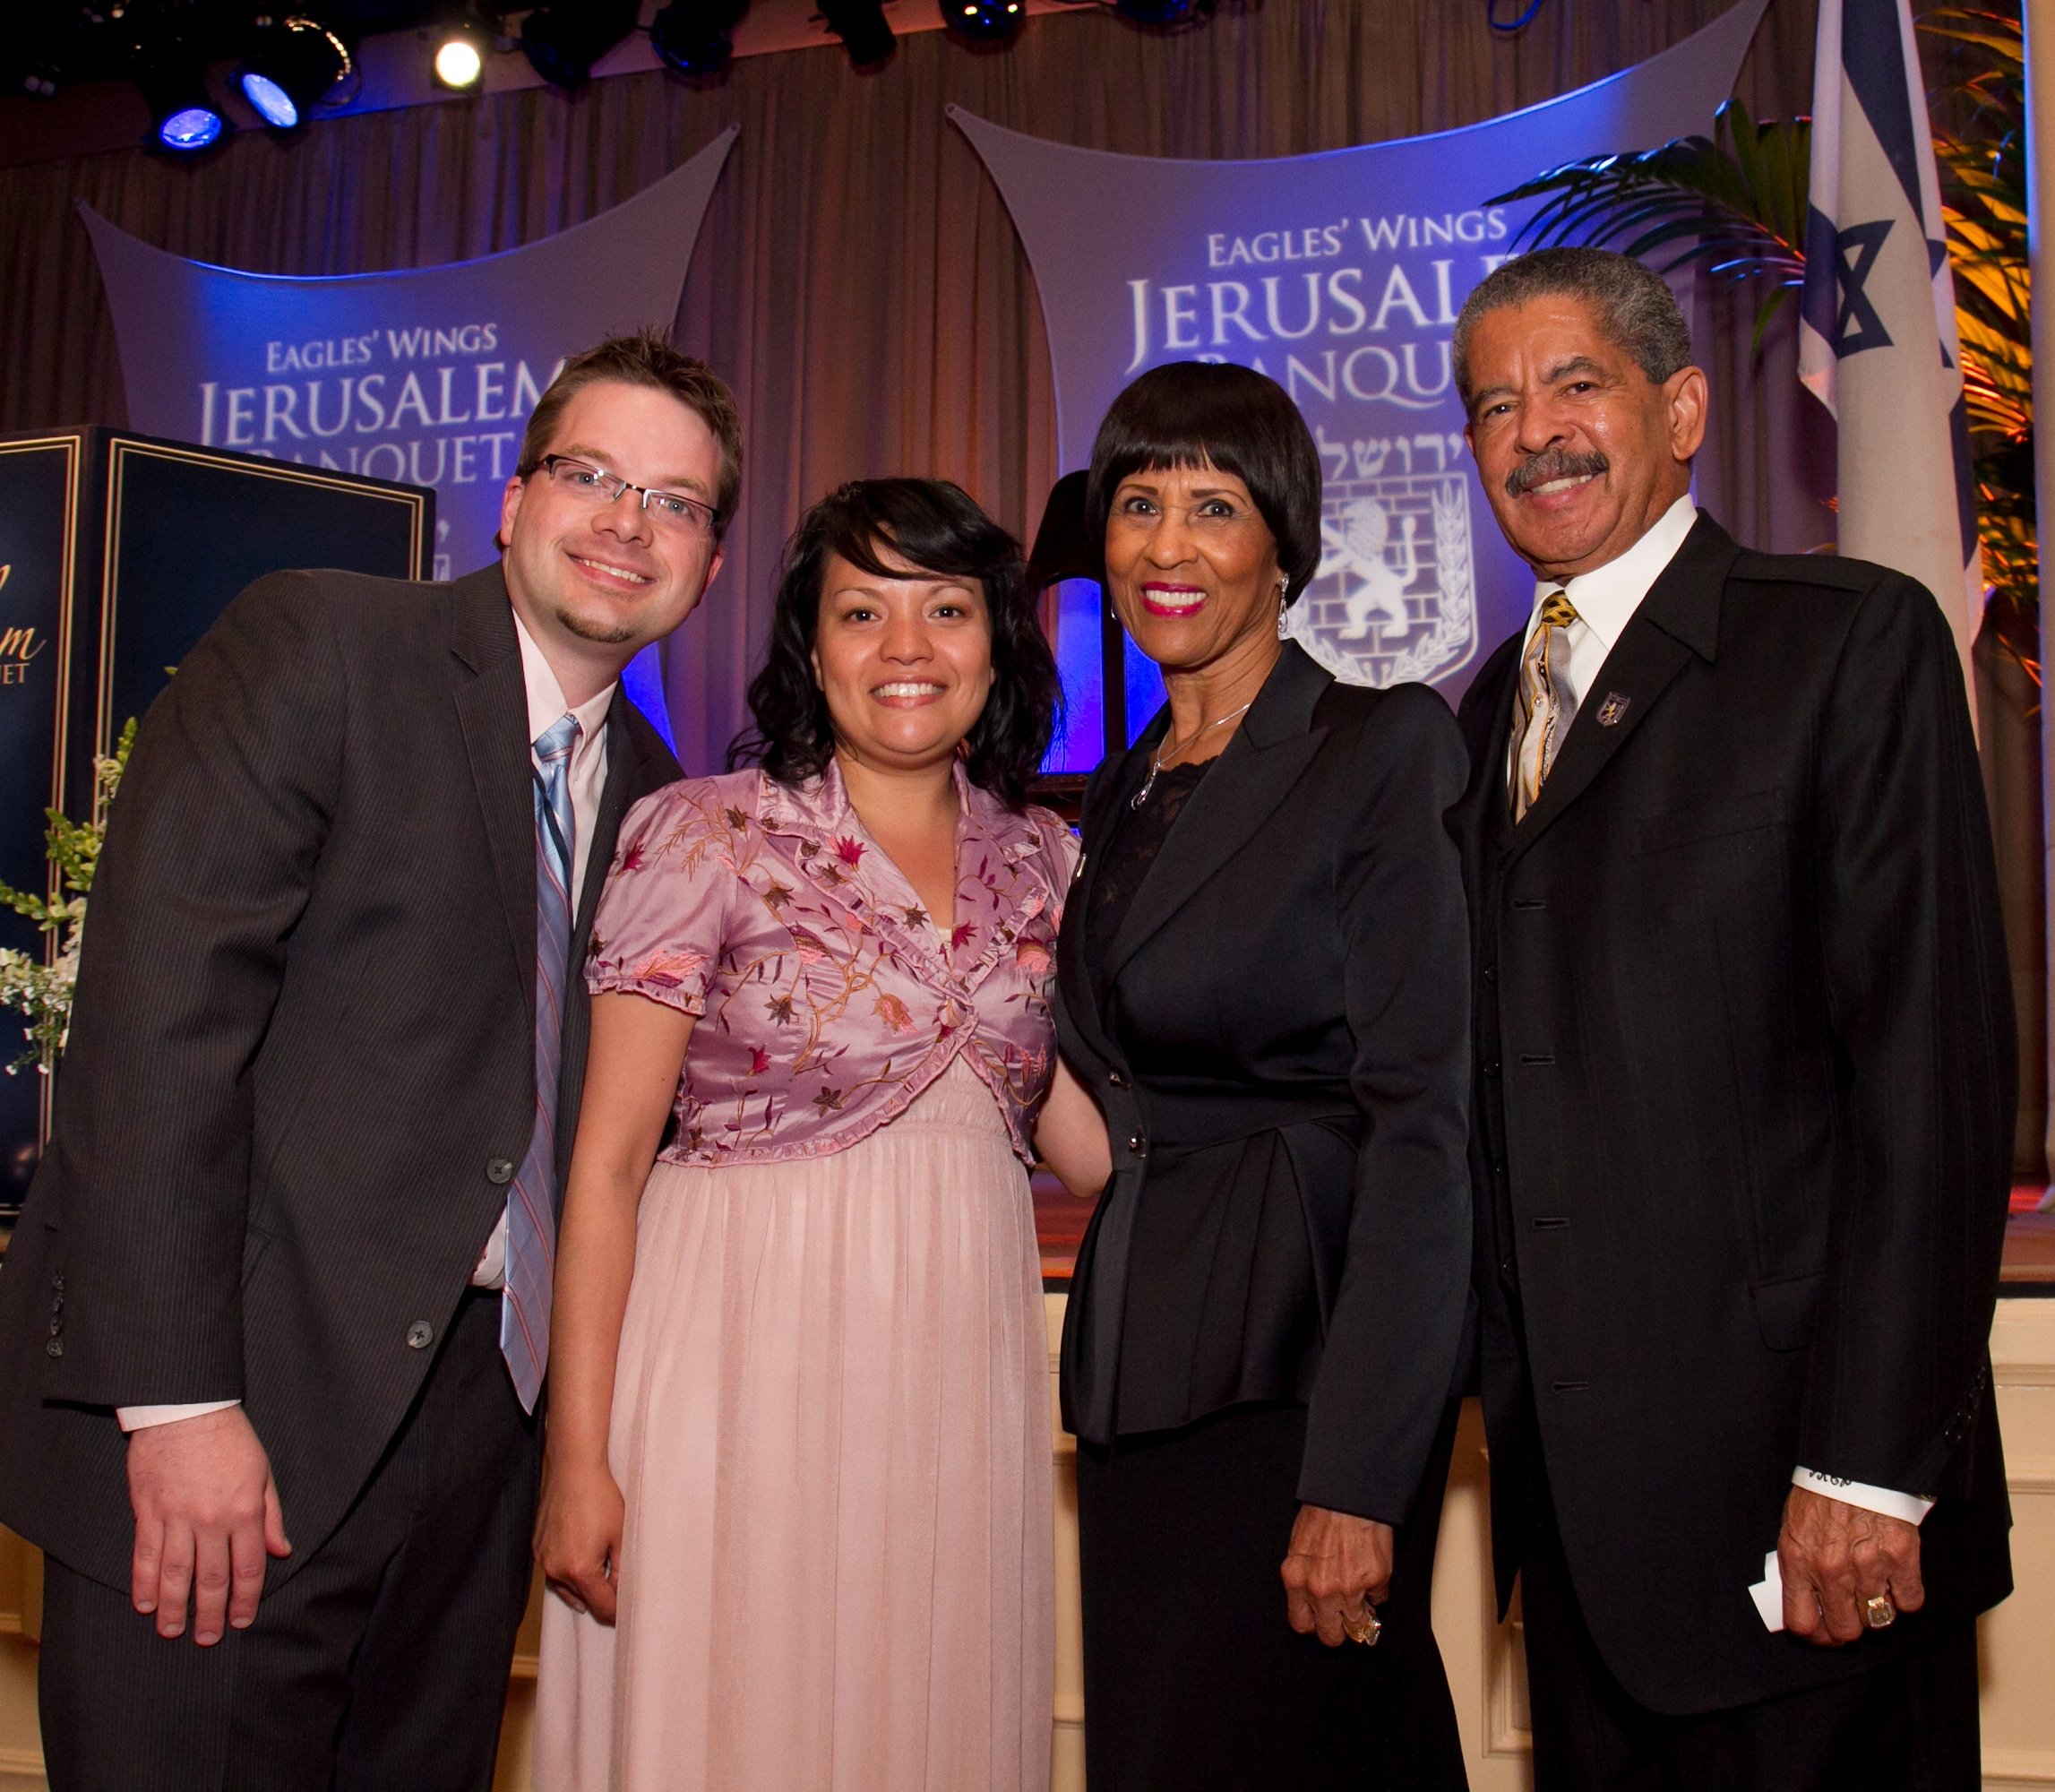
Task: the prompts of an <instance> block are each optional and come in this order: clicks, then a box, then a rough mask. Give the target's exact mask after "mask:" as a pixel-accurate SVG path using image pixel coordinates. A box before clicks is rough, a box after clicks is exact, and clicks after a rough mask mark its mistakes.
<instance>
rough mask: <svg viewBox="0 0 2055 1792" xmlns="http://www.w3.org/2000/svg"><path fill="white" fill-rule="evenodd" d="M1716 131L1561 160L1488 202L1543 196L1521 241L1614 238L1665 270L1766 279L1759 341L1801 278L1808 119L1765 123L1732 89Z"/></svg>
mask: <svg viewBox="0 0 2055 1792" xmlns="http://www.w3.org/2000/svg"><path fill="white" fill-rule="evenodd" d="M1713 129H1714V135H1713V136H1712V137H1679V138H1677V139H1676V140H1675V141H1674V142H1668V143H1664V145H1663V146H1662V148H1660V149H1655V150H1644V151H1641V153H1639V154H1638V155H1612V156H1600V157H1597V158H1596V159H1594V160H1591V161H1582V162H1566V163H1565V164H1564V165H1563V166H1562V167H1561V168H1552V169H1550V170H1549V172H1548V173H1546V174H1543V175H1540V176H1537V177H1535V179H1533V180H1530V181H1527V182H1526V183H1525V184H1524V185H1519V186H1517V187H1515V188H1514V189H1513V190H1512V191H1511V192H1510V193H1502V194H1499V195H1498V197H1497V198H1495V199H1493V200H1492V204H1494V205H1503V204H1511V203H1514V202H1518V201H1523V200H1529V199H1540V200H1542V201H1543V204H1542V206H1541V208H1540V209H1539V210H1538V211H1535V214H1534V216H1533V217H1532V218H1530V219H1529V220H1527V222H1526V224H1525V225H1524V226H1523V227H1522V228H1521V230H1520V233H1519V235H1518V237H1516V238H1515V239H1514V245H1513V246H1514V247H1515V248H1520V247H1523V246H1524V247H1527V248H1537V249H1538V248H1545V247H1547V246H1551V245H1552V244H1557V243H1598V244H1610V245H1611V246H1613V247H1615V248H1618V249H1619V250H1621V253H1622V254H1629V255H1634V256H1637V257H1639V258H1642V259H1646V260H1648V261H1650V262H1652V263H1654V264H1655V267H1656V268H1657V270H1658V271H1660V272H1663V273H1669V272H1670V271H1672V270H1673V269H1676V268H1681V267H1687V266H1691V265H1694V264H1696V265H1697V266H1698V267H1701V268H1703V269H1704V270H1705V271H1707V273H1709V274H1711V275H1712V276H1713V277H1714V278H1715V279H1716V280H1765V281H1767V282H1768V284H1769V287H1770V290H1769V292H1768V293H1767V296H1766V297H1764V299H1763V302H1762V304H1761V306H1759V307H1758V310H1757V313H1756V324H1755V339H1756V342H1757V343H1758V345H1759V344H1760V343H1761V340H1762V334H1763V332H1764V331H1765V330H1767V328H1768V327H1769V322H1770V319H1771V318H1773V317H1774V316H1776V313H1777V310H1778V308H1779V307H1780V306H1782V305H1783V303H1784V296H1785V294H1786V293H1788V292H1789V291H1790V290H1791V289H1793V287H1799V286H1803V285H1804V284H1805V194H1806V178H1807V173H1808V170H1809V169H1810V166H1811V158H1812V123H1811V120H1810V119H1807V118H1793V119H1792V120H1790V121H1789V122H1788V123H1783V124H1778V123H1769V124H1763V125H1758V124H1757V123H1756V122H1755V120H1754V119H1753V118H1751V117H1750V116H1749V110H1748V108H1747V107H1746V106H1744V105H1742V104H1741V101H1740V100H1739V99H1730V100H1728V101H1727V102H1726V104H1725V105H1724V106H1722V107H1721V108H1720V109H1719V111H1718V112H1717V113H1715V115H1714V123H1713Z"/></svg>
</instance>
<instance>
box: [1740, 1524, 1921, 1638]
mask: <svg viewBox="0 0 2055 1792" xmlns="http://www.w3.org/2000/svg"><path fill="white" fill-rule="evenodd" d="M1776 1559H1777V1566H1778V1567H1779V1569H1781V1570H1782V1571H1783V1574H1784V1628H1785V1629H1786V1630H1788V1631H1790V1632H1791V1633H1792V1634H1793V1636H1801V1637H1803V1638H1804V1639H1805V1640H1806V1641H1808V1642H1816V1643H1818V1644H1819V1645H1820V1646H1821V1647H1822V1648H1824V1649H1837V1648H1839V1647H1841V1646H1842V1645H1843V1644H1844V1643H1850V1642H1853V1641H1855V1640H1856V1638H1858V1637H1859V1636H1861V1635H1862V1633H1863V1632H1864V1631H1865V1630H1867V1629H1868V1628H1869V1625H1868V1624H1865V1623H1864V1621H1863V1607H1864V1606H1865V1605H1866V1604H1867V1603H1868V1602H1869V1601H1870V1599H1873V1598H1877V1597H1878V1596H1879V1594H1881V1595H1882V1596H1883V1597H1885V1598H1888V1599H1889V1600H1890V1602H1891V1604H1892V1605H1893V1606H1894V1607H1896V1608H1897V1609H1898V1610H1899V1611H1901V1612H1916V1611H1918V1610H1919V1608H1920V1607H1922V1606H1923V1605H1925V1604H1926V1602H1927V1594H1926V1589H1925V1587H1924V1586H1923V1585H1922V1583H1921V1581H1920V1531H1919V1527H1918V1526H1917V1525H1912V1524H1907V1523H1906V1522H1905V1520H1903V1519H1899V1518H1886V1517H1885V1516H1884V1515H1883V1514H1882V1513H1881V1512H1867V1511H1865V1510H1864V1509H1863V1508H1862V1507H1861V1506H1852V1505H1848V1504H1846V1503H1844V1502H1842V1501H1840V1500H1830V1499H1828V1498H1827V1497H1826V1495H1823V1494H1816V1493H1813V1492H1812V1491H1811V1490H1810V1488H1806V1487H1793V1489H1792V1490H1791V1495H1790V1497H1789V1498H1788V1499H1786V1500H1785V1501H1784V1529H1783V1530H1782V1532H1781V1533H1779V1535H1778V1537H1777V1539H1776Z"/></svg>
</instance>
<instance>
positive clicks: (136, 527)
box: [0, 429, 435, 1228]
mask: <svg viewBox="0 0 2055 1792" xmlns="http://www.w3.org/2000/svg"><path fill="white" fill-rule="evenodd" d="M434 505H435V500H434V493H433V492H429V491H425V490H422V489H420V488H418V487H409V486H396V485H389V484H385V483H383V482H382V481H379V480H374V479H365V478H351V477H349V476H348V475H347V474H336V473H332V472H329V471H326V470H322V469H318V468H313V467H299V466H295V465H292V464H290V463H286V462H279V461H268V460H262V459H258V458H256V457H254V456H250V455H243V454H230V453H224V452H220V451H219V450H209V449H203V448H194V447H191V446H188V445H186V444H182V443H176V442H159V441H155V440H152V439H150V438H149V437H146V436H137V435H130V434H128V433H126V432H125V431H118V430H107V429H82V430H73V431H52V432H50V433H49V434H48V435H43V436H39V437H21V438H16V439H12V440H0V566H4V567H5V568H6V569H7V570H6V573H5V574H4V579H0V767H4V768H5V771H6V774H7V775H6V777H5V779H4V781H0V879H4V880H5V881H6V882H7V883H11V884H13V886H14V887H15V888H17V889H20V890H31V891H36V892H42V891H44V890H45V889H46V888H47V866H46V863H45V858H44V849H43V831H44V826H45V821H44V814H43V812H44V810H45V808H46V807H47V806H50V805H51V804H53V803H58V804H60V805H61V806H63V808H64V810H65V812H66V813H67V814H71V815H73V817H76V818H81V819H82V818H84V817H85V816H86V815H88V814H90V807H91V803H92V798H93V759H94V756H95V754H100V753H105V752H107V751H108V750H109V749H110V748H111V747H112V745H113V743H114V741H115V739H116V737H118V736H119V734H120V732H121V728H122V724H123V723H124V722H125V721H126V720H127V719H129V718H130V717H132V716H138V717H139V716H141V715H142V713H143V712H144V711H146V710H148V709H149V707H150V702H151V701H152V700H153V699H154V698H155V697H156V695H157V694H158V693H159V691H160V690H162V689H163V688H164V683H165V679H166V677H167V676H168V668H171V667H173V666H176V664H177V663H178V662H179V660H181V659H184V658H185V655H186V654H187V653H188V652H190V651H191V650H192V649H193V645H194V643H195V642H198V641H199V639H200V637H201V636H202V634H204V633H206V632H207V630H208V628H209V627H210V626H211V625H212V623H213V621H214V619H215V617H217V616H219V615H220V613H221V611H222V610H223V609H224V608H225V607H227V605H228V601H229V599H232V598H233V597H235V595H236V592H238V591H240V590H242V589H243V588H244V587H245V585H247V584H249V583H251V582H252V581H254V580H255V579H258V578H261V577H262V576H263V575H264V574H265V573H275V572H279V571H280V570H282V569H284V568H287V567H294V566H336V567H341V568H345V569H347V570H348V571H351V572H358V573H373V574H376V575H381V576H383V577H388V578H421V577H425V576H426V573H427V571H428V568H429V564H430V561H429V556H430V554H431V552H432V549H433V544H434V528H435V510H434ZM88 926H89V931H90V921H89V923H88ZM0 944H5V945H15V946H19V947H21V948H22V949H23V950H26V951H39V950H40V947H41V942H40V940H39V936H38V935H37V933H36V930H35V928H34V927H33V926H30V924H29V923H28V922H26V921H23V920H21V918H18V917H16V916H14V915H13V914H12V913H5V914H0ZM25 1043H26V1042H25V1041H23V1040H21V1026H20V1021H19V1019H18V1018H17V1017H16V1016H14V1015H13V1012H12V1011H9V1012H7V1013H5V1014H0V1053H4V1055H0V1064H4V1063H8V1062H11V1061H12V1060H13V1058H14V1057H15V1056H17V1055H19V1047H21V1046H23V1045H25ZM60 1074H61V1072H60ZM48 1090H49V1080H48V1079H47V1078H44V1077H41V1076H39V1075H37V1074H36V1073H33V1072H32V1071H24V1072H22V1073H20V1074H18V1075H16V1076H13V1077H0V1228H4V1226H5V1224H6V1223H7V1221H8V1219H10V1218H11V1216H12V1215H13V1212H14V1211H15V1210H18V1209H19V1207H20V1205H21V1198H22V1196H23V1194H25V1193H27V1190H28V1185H29V1180H30V1177H31V1176H33V1175H34V1173H35V1167H36V1163H37V1160H38V1158H39V1155H40V1151H41V1142H42V1139H43V1137H44V1136H45V1132H46V1129H47V1117H48V1116H47V1108H48Z"/></svg>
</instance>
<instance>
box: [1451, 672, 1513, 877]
mask: <svg viewBox="0 0 2055 1792" xmlns="http://www.w3.org/2000/svg"><path fill="white" fill-rule="evenodd" d="M1520 646H1521V637H1520V636H1519V635H1517V634H1516V635H1514V636H1513V637H1512V638H1511V640H1509V641H1506V642H1500V645H1499V647H1498V649H1497V650H1496V651H1495V652H1493V654H1492V657H1491V658H1490V659H1487V660H1486V661H1485V662H1484V664H1483V668H1482V669H1481V670H1480V671H1479V672H1478V674H1477V676H1476V680H1475V683H1474V684H1472V685H1471V686H1470V694H1469V695H1468V696H1467V697H1466V698H1465V699H1464V702H1463V707H1462V710H1461V711H1460V713H1459V715H1458V720H1459V721H1460V723H1461V726H1462V728H1463V742H1464V745H1466V746H1467V747H1468V748H1469V751H1470V783H1469V788H1467V789H1466V790H1465V792H1464V793H1463V802H1462V805H1461V806H1460V809H1459V810H1458V812H1457V813H1458V816H1459V822H1458V831H1459V832H1460V834H1461V839H1460V840H1458V842H1457V843H1458V844H1459V845H1460V846H1461V847H1462V849H1463V854H1464V862H1465V863H1466V864H1469V863H1472V862H1474V860H1475V857H1476V856H1478V855H1481V854H1482V852H1483V849H1484V847H1485V846H1486V845H1487V844H1492V845H1496V846H1498V847H1500V848H1503V847H1504V846H1505V845H1506V844H1507V843H1508V842H1509V840H1511V839H1512V832H1513V811H1512V804H1511V802H1510V801H1509V797H1508V796H1507V788H1508V780H1507V771H1506V764H1507V757H1506V756H1507V753H1508V750H1509V743H1510V740H1511V737H1512V731H1513V696H1514V694H1515V691H1516V689H1517V688H1518V684H1519V676H1520Z"/></svg>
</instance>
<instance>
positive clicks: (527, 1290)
mask: <svg viewBox="0 0 2055 1792" xmlns="http://www.w3.org/2000/svg"><path fill="white" fill-rule="evenodd" d="M578 734H579V728H578V718H577V717H576V716H570V715H567V716H564V717H563V718H562V719H560V720H558V721H556V722H554V723H552V724H551V726H550V727H549V728H546V729H545V730H544V731H543V733H542V734H541V735H539V736H538V737H537V739H536V743H535V759H536V773H535V1131H534V1132H533V1133H531V1134H530V1135H529V1143H528V1156H527V1157H525V1158H524V1159H521V1166H520V1174H519V1175H517V1176H515V1177H514V1179H513V1192H512V1193H511V1194H509V1195H508V1196H507V1282H506V1294H505V1297H504V1298H503V1301H502V1303H501V1306H500V1348H501V1349H502V1350H503V1352H505V1354H506V1359H507V1368H508V1369H509V1371H511V1372H512V1375H513V1384H514V1391H515V1392H517V1393H518V1394H520V1403H521V1406H522V1408H523V1409H524V1410H526V1411H529V1412H533V1411H534V1410H535V1403H536V1400H537V1398H538V1397H539V1396H540V1394H541V1392H542V1378H543V1374H544V1372H545V1371H546V1369H547V1368H548V1367H549V1309H550V1289H551V1284H552V1280H553V1279H554V1277H555V1271H556V1079H557V1073H558V1071H559V1070H560V1068H561V1067H562V1065H563V985H564V979H565V978H566V977H567V976H568V975H569V974H570V969H571V966H570V959H571V867H572V865H573V864H574V863H575V862H576V861H575V859H574V858H573V857H572V836H573V830H574V829H575V828H576V826H577V823H576V821H575V820H574V818H573V817H572V811H571V751H572V747H573V746H575V745H577V743H578Z"/></svg>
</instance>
